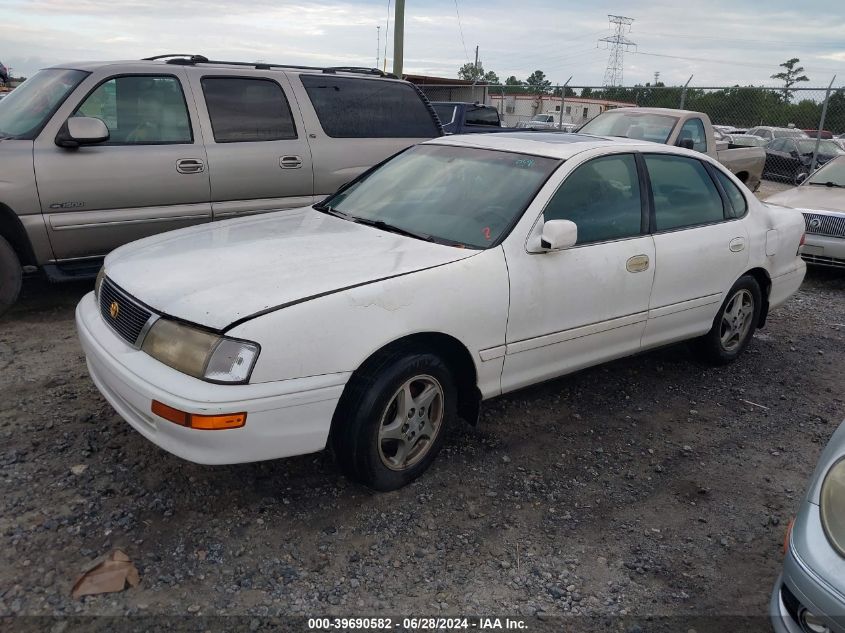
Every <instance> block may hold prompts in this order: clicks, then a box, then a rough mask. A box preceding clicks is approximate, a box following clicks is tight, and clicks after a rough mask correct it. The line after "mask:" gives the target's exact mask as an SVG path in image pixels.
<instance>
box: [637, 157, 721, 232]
mask: <svg viewBox="0 0 845 633" xmlns="http://www.w3.org/2000/svg"><path fill="white" fill-rule="evenodd" d="M645 163H646V166H647V167H648V173H649V177H650V179H651V189H652V191H653V193H654V214H655V220H656V230H658V231H667V230H671V229H678V228H683V227H686V226H695V225H697V224H707V223H710V222H718V221H720V220H724V219H725V211H724V207H723V205H722V198H721V196H720V195H719V190H718V189H716V185H715V184H714V183H713V180H712V179H711V178H710V175H709V174H708V173H707V170H706V169H705V168H704V165H702V164H701V161H698V160H695V159H694V158H687V157H685V156H670V155H661V154H647V155H645Z"/></svg>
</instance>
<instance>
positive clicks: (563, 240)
mask: <svg viewBox="0 0 845 633" xmlns="http://www.w3.org/2000/svg"><path fill="white" fill-rule="evenodd" d="M577 241H578V226H577V225H576V224H575V222H573V221H572V220H547V221H546V222H544V223H543V234H542V236H541V237H540V245H541V246H542V247H543V248H544V249H547V250H550V251H561V250H564V249H567V248H570V247H571V246H575V242H577Z"/></svg>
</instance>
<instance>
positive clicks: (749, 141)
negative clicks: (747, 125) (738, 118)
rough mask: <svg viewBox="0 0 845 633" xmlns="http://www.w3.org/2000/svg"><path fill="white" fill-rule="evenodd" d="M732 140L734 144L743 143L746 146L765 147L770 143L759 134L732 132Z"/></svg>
mask: <svg viewBox="0 0 845 633" xmlns="http://www.w3.org/2000/svg"><path fill="white" fill-rule="evenodd" d="M729 139H730V142H731V144H732V145H742V146H744V147H763V145H768V141H767V140H766V139H764V138H760V137H759V136H746V135H745V134H731V135H730V137H729Z"/></svg>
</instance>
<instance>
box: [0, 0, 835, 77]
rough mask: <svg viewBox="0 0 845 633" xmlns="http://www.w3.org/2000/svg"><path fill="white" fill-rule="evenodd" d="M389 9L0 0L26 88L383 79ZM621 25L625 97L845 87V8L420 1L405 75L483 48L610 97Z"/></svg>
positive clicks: (452, 66) (351, 4) (825, 4)
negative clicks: (144, 64) (256, 64)
mask: <svg viewBox="0 0 845 633" xmlns="http://www.w3.org/2000/svg"><path fill="white" fill-rule="evenodd" d="M387 8H388V2H387V0H384V1H382V2H369V1H366V0H360V1H353V0H344V1H336V2H334V1H327V2H321V1H319V0H317V1H314V2H301V3H296V2H285V1H284V0H277V1H274V2H271V1H270V0H250V1H241V0H178V1H175V0H116V1H115V0H111V1H105V0H0V20H2V23H0V33H2V37H0V61H3V62H4V63H5V64H6V65H7V66H11V67H12V68H13V71H14V73H15V74H16V75H17V74H24V75H29V74H31V73H33V72H35V71H36V70H37V69H38V68H41V67H44V66H49V65H53V64H58V63H66V62H69V61H73V60H96V59H136V58H140V57H144V56H149V55H154V54H157V53H200V54H204V55H206V56H208V57H214V58H219V59H231V60H239V61H256V60H263V61H268V62H276V63H297V64H309V65H366V66H374V65H375V63H376V35H377V29H376V27H377V26H381V52H380V54H382V55H383V52H384V38H385V31H386V30H387V28H386V26H387V19H386V18H387ZM392 8H393V7H392V3H391V12H392ZM456 9H457V11H456ZM457 12H460V17H461V21H460V25H461V26H462V29H461V28H460V27H459V21H458V17H457ZM608 13H615V14H621V15H626V16H630V17H632V18H634V19H635V22H634V23H633V25H632V27H631V31H630V33H628V34H627V37H629V38H630V39H631V40H632V41H634V42H636V43H637V49H636V50H637V52H636V53H633V52H629V53H626V54H625V58H624V60H625V61H624V83H625V85H632V84H634V83H645V82H647V81H652V80H653V76H654V72H655V71H660V73H661V80H662V81H665V82H666V83H667V84H679V83H683V82H684V81H686V80H687V78H688V77H689V76H690V75H695V77H694V79H693V81H692V84H691V85H698V86H705V85H707V86H718V85H733V84H755V85H774V84H775V83H776V82H774V81H773V80H771V79H769V76H770V75H771V74H773V73H775V72H777V71H778V70H779V69H778V64H779V63H781V62H782V61H784V60H786V59H788V58H790V57H799V58H800V59H801V63H802V65H803V66H804V67H805V69H806V73H807V74H808V75H809V76H810V79H811V84H805V85H808V86H809V85H812V86H822V85H824V86H826V85H827V84H828V83H829V81H830V80H831V78H832V76H833V75H834V74H838V75H839V77H838V79H837V81H836V85H838V86H845V0H813V2H796V1H795V0H788V1H787V0H767V2H765V3H763V2H761V1H760V0H681V1H678V0H671V1H670V0H648V1H643V0H636V1H635V0H618V1H616V2H613V3H576V2H566V3H563V2H560V1H559V0H558V1H553V0H549V1H546V0H521V1H516V0H509V1H507V2H505V1H501V0H484V1H481V0H458V1H457V3H456V2H455V0H442V1H441V0H438V1H434V2H430V1H427V2H422V1H420V0H408V2H407V6H406V19H405V72H406V73H419V74H427V75H436V76H443V77H454V76H455V75H456V72H457V69H458V67H460V66H461V64H463V63H465V62H467V61H471V60H472V59H473V56H474V50H475V46H476V45H478V46H479V47H480V58H481V60H482V63H483V65H484V68H485V69H486V70H494V71H495V72H497V73H498V75H499V77H501V78H502V79H503V80H504V78H505V77H506V76H508V75H516V76H517V77H519V78H521V79H524V78H525V77H526V76H527V75H528V74H530V73H531V72H532V71H533V70H535V69H540V70H543V71H544V72H545V73H546V75H547V76H548V78H549V79H551V80H552V81H553V82H555V83H557V82H560V83H562V82H564V81H565V80H566V79H567V78H568V77H569V76H570V75H572V85H576V86H578V85H600V84H601V82H602V79H603V76H604V70H605V66H606V64H607V58H608V51H607V50H606V49H605V48H604V47H603V45H599V46H597V43H596V42H597V40H598V39H599V38H602V37H606V36H608V35H610V34H611V31H610V28H609V25H608V21H607V14H608ZM461 30H463V38H462V37H461ZM390 31H391V32H392V31H393V25H392V23H391V24H390ZM678 57H682V58H685V59H678ZM391 64H392V33H391V41H390V45H389V46H388V69H390V68H391Z"/></svg>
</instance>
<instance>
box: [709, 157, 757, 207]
mask: <svg viewBox="0 0 845 633" xmlns="http://www.w3.org/2000/svg"><path fill="white" fill-rule="evenodd" d="M713 171H715V172H716V178H718V179H719V184H721V185H722V189H724V190H725V193H726V194H728V200H730V201H731V206H732V207H733V212H734V217H735V218H741V217H742V216H744V215H745V213H746V211H748V202H746V200H745V196H743V195H742V192H741V191H740V190H739V187H737V186H736V185H735V184H734V183H733V181H731V179H730V178H728V177H727V176H726V175H725V174H724V172H722V170H721V169H717V168H715V167H714V168H713Z"/></svg>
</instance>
